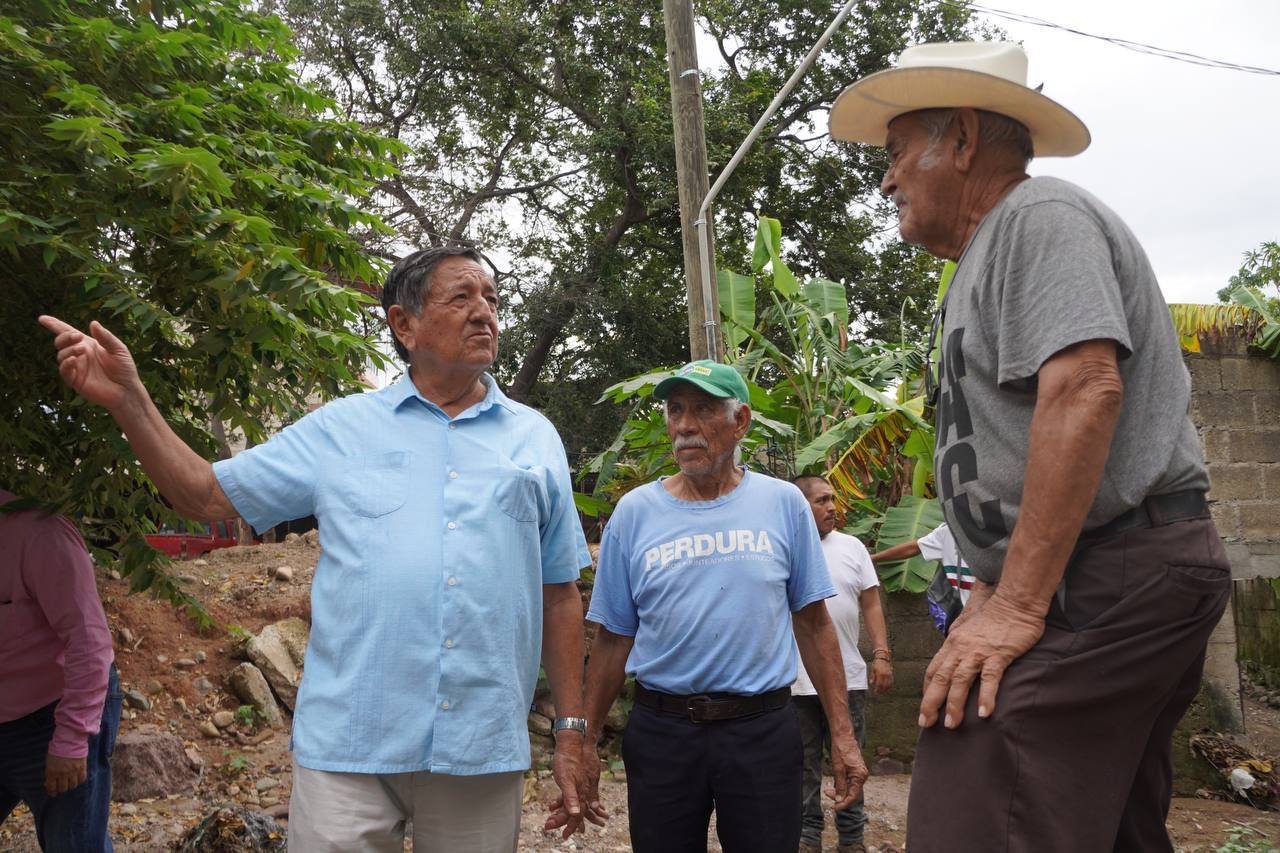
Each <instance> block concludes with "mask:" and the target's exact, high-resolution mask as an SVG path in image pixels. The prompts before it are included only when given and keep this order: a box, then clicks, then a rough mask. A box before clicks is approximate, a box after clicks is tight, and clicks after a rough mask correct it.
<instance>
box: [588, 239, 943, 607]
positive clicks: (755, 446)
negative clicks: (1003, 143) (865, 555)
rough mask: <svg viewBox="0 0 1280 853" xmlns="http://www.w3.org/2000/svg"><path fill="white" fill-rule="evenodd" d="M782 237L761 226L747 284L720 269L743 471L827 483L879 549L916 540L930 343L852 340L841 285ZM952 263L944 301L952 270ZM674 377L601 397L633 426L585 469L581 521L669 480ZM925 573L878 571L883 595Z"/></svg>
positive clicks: (922, 494)
mask: <svg viewBox="0 0 1280 853" xmlns="http://www.w3.org/2000/svg"><path fill="white" fill-rule="evenodd" d="M782 234H783V229H782V225H781V223H780V222H778V220H776V219H772V218H770V217H767V216H762V217H760V219H759V222H758V223H757V226H756V228H755V240H754V243H753V247H752V260H751V272H752V275H741V274H738V273H735V272H733V271H730V270H721V271H720V273H719V286H720V312H721V319H722V321H723V323H724V330H725V340H726V352H725V355H726V359H727V360H728V361H729V362H730V363H731V364H733V365H734V367H736V368H737V369H738V371H739V372H741V373H742V375H743V377H744V378H745V379H746V380H747V387H748V389H749V391H750V392H751V410H752V419H753V426H752V430H751V431H750V432H749V433H748V434H747V437H746V439H745V440H744V441H743V443H742V451H743V458H744V460H745V463H746V464H747V465H748V466H749V467H751V468H753V469H755V470H759V471H763V472H766V473H769V474H772V475H774V476H780V477H790V476H792V475H793V474H797V473H807V474H817V475H819V476H823V477H825V478H826V479H827V481H828V482H830V484H831V486H832V488H833V489H834V491H835V493H836V504H837V507H838V509H839V510H840V512H841V513H842V514H844V515H845V517H846V522H847V528H846V529H851V530H853V531H855V532H856V533H857V534H858V535H860V536H863V537H871V536H873V532H874V531H876V530H877V529H878V539H879V545H880V548H882V549H883V548H887V547H889V546H891V545H896V544H898V543H899V542H902V541H905V540H906V539H908V538H910V539H917V538H919V537H920V536H923V535H924V534H926V533H928V532H929V531H930V530H932V529H933V527H936V526H937V525H938V524H939V523H941V516H942V511H941V509H940V507H939V506H938V502H937V501H936V500H935V499H934V498H933V497H932V472H933V445H934V434H933V426H932V424H931V423H929V421H928V420H926V418H925V400H924V396H923V377H924V370H925V367H926V361H925V352H926V350H927V348H928V347H929V346H930V343H931V342H929V341H928V340H927V339H926V338H923V337H922V338H920V339H919V340H918V341H916V342H915V343H913V344H909V345H902V344H885V343H877V342H871V343H858V342H854V341H851V340H850V337H849V323H850V320H849V306H848V303H847V302H846V300H845V295H844V290H843V289H842V288H841V287H840V285H838V284H836V283H835V282H832V281H828V280H826V279H822V278H816V277H815V278H810V279H808V280H807V281H806V280H803V279H801V278H798V277H797V276H796V274H795V272H794V271H793V270H792V269H791V267H790V265H789V260H788V258H789V253H788V252H786V250H785V241H784V240H783V237H782ZM784 256H787V257H784ZM766 268H768V273H767V274H766V273H765V269H766ZM947 268H948V273H947V274H946V275H944V276H943V279H942V282H941V284H939V285H938V286H937V293H938V298H939V299H940V298H941V295H942V293H943V292H944V289H945V287H946V285H947V283H949V281H950V273H951V272H954V268H955V266H954V264H948V265H947ZM757 289H759V290H760V292H761V293H762V295H763V299H761V300H760V305H757V304H756V292H757ZM933 301H934V300H930V302H931V303H932V302H933ZM669 375H671V370H670V369H662V370H657V371H652V372H649V373H646V374H643V375H640V376H635V377H632V378H630V379H628V380H626V381H624V382H620V383H618V384H616V385H614V386H612V387H610V388H608V389H607V390H606V392H605V399H608V400H610V401H612V402H614V403H617V404H623V405H625V406H626V407H627V410H628V411H629V417H628V420H627V422H626V424H625V425H624V426H623V428H622V430H621V431H620V433H619V434H618V436H617V438H616V439H615V440H614V442H613V444H611V445H610V446H609V447H608V448H607V449H606V450H605V451H604V452H602V453H601V454H599V455H598V456H597V457H596V458H595V459H593V460H592V462H591V463H590V464H589V465H588V466H587V473H588V474H589V475H592V476H591V478H590V479H591V483H592V494H590V495H581V496H579V508H580V509H582V510H583V511H584V512H587V513H588V514H592V515H594V514H596V512H598V511H607V510H608V509H609V503H608V502H609V501H610V500H613V501H616V500H617V499H618V497H620V496H621V495H622V494H624V493H625V492H627V491H629V490H630V489H633V488H635V487H636V486H639V485H641V484H643V483H646V482H650V481H651V480H653V479H655V478H656V477H658V476H660V475H662V474H670V473H674V472H675V470H676V466H675V461H674V459H673V458H672V455H671V445H670V442H669V440H668V437H667V435H666V430H665V425H664V420H663V414H662V410H661V408H660V407H659V406H657V405H655V401H654V400H653V397H652V395H653V390H654V388H655V386H656V385H657V384H658V383H659V382H660V381H662V380H663V379H665V378H667V377H668V376H669ZM602 402H603V400H602ZM586 479H588V478H584V481H585V480H586ZM926 525H928V526H926ZM932 569H933V566H932V564H930V563H927V562H926V561H924V560H921V559H918V558H913V559H912V560H910V561H906V562H898V563H893V564H889V565H887V566H882V567H881V580H882V581H883V583H884V586H885V588H886V589H887V590H889V591H890V592H894V591H897V590H900V589H906V590H909V591H911V592H920V591H922V590H923V589H924V588H925V586H927V585H928V582H929V580H930V578H931V577H932Z"/></svg>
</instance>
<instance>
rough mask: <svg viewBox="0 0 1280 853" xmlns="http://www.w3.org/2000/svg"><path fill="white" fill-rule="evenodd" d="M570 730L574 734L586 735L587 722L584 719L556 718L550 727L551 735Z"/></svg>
mask: <svg viewBox="0 0 1280 853" xmlns="http://www.w3.org/2000/svg"><path fill="white" fill-rule="evenodd" d="M565 729H570V730H572V731H575V732H581V733H582V734H583V735H586V733H587V720H586V718H585V717H556V721H555V722H554V723H552V725H551V733H552V734H555V733H556V732H562V731H564V730H565Z"/></svg>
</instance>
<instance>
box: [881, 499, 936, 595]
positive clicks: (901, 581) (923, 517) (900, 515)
mask: <svg viewBox="0 0 1280 853" xmlns="http://www.w3.org/2000/svg"><path fill="white" fill-rule="evenodd" d="M942 522H943V516H942V507H941V506H940V505H939V503H938V502H937V501H936V500H934V499H932V498H928V499H926V498H918V497H916V496H915V495H904V496H903V498H902V500H901V501H899V503H898V505H897V506H895V507H890V508H889V509H888V510H886V511H885V514H884V522H883V523H882V524H881V525H880V533H879V537H878V538H877V540H876V550H877V551H883V550H884V549H886V548H892V547H893V546H894V545H900V544H901V543H903V542H907V541H912V540H916V539H919V538H920V537H921V536H924V535H925V534H927V533H928V532H929V531H931V530H933V529H934V528H935V527H937V526H938V525H939V524H942ZM937 568H938V567H937V564H935V563H933V562H932V561H929V560H925V559H924V558H923V557H912V558H911V559H910V560H898V561H897V562H894V563H881V564H880V566H879V572H880V583H881V585H882V586H884V589H885V592H900V591H903V590H905V591H907V592H924V591H925V590H926V589H927V588H928V586H929V582H930V581H931V580H933V576H934V574H935V573H936V572H937Z"/></svg>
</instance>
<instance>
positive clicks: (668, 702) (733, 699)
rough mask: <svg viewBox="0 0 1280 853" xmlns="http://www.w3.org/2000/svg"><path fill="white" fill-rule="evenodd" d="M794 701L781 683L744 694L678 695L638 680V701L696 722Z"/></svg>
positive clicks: (731, 717)
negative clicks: (766, 690)
mask: <svg viewBox="0 0 1280 853" xmlns="http://www.w3.org/2000/svg"><path fill="white" fill-rule="evenodd" d="M790 701H791V688H790V687H779V688H778V689H777V690H770V691H769V692H768V693H757V694H755V695H754V696H744V695H741V694H738V693H698V694H695V695H693V696H675V695H672V694H670V693H659V692H658V691H657V690H650V689H649V688H647V687H645V686H644V685H643V684H641V683H640V682H638V681H637V682H636V704H638V705H643V706H645V707H646V708H652V709H653V710H655V711H657V712H658V713H660V714H671V715H673V716H677V717H688V718H689V719H690V720H692V721H693V722H695V723H710V722H714V721H716V720H736V719H738V718H739V717H750V716H751V715H752V714H761V713H764V712H765V711H776V710H778V709H779V708H783V707H785V706H786V704H787V703H788V702H790Z"/></svg>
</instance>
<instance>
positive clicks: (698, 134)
mask: <svg viewBox="0 0 1280 853" xmlns="http://www.w3.org/2000/svg"><path fill="white" fill-rule="evenodd" d="M662 17H663V21H664V23H665V26H666V31H667V70H668V73H669V75H670V77H671V114H672V118H673V120H674V121H673V124H674V125H675V145H676V179H677V183H678V186H679V190H680V237H681V242H682V244H683V246H684V281H685V289H686V292H687V293H688V297H689V354H690V356H691V357H692V358H694V359H699V358H714V359H717V360H719V358H720V357H721V350H722V348H723V345H722V344H720V336H719V334H714V335H712V336H710V337H711V340H713V341H715V342H716V343H715V345H714V347H713V348H711V351H709V348H708V345H707V340H708V334H707V323H708V322H710V323H713V324H715V326H716V327H717V328H718V326H719V321H720V305H719V300H718V299H717V297H716V289H715V288H714V287H713V288H712V289H711V293H710V301H709V304H708V301H707V300H706V299H704V296H703V288H702V257H701V254H700V252H699V248H698V232H697V227H696V226H695V223H694V219H695V218H696V217H697V216H698V208H699V207H701V205H702V200H703V199H704V198H705V197H706V195H707V189H708V187H709V182H708V178H707V141H706V136H705V134H704V130H703V118H702V79H701V74H700V73H699V70H698V46H697V42H696V40H695V30H694V22H693V0H662ZM706 216H707V225H708V227H707V232H708V240H710V241H711V242H710V247H709V251H708V253H707V255H708V258H709V260H708V263H709V265H710V267H711V268H710V270H708V272H709V273H710V280H711V281H713V282H714V281H715V278H716V269H715V257H716V253H715V242H714V235H713V233H712V231H713V229H711V227H710V223H711V211H710V210H708V211H707V213H706Z"/></svg>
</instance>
